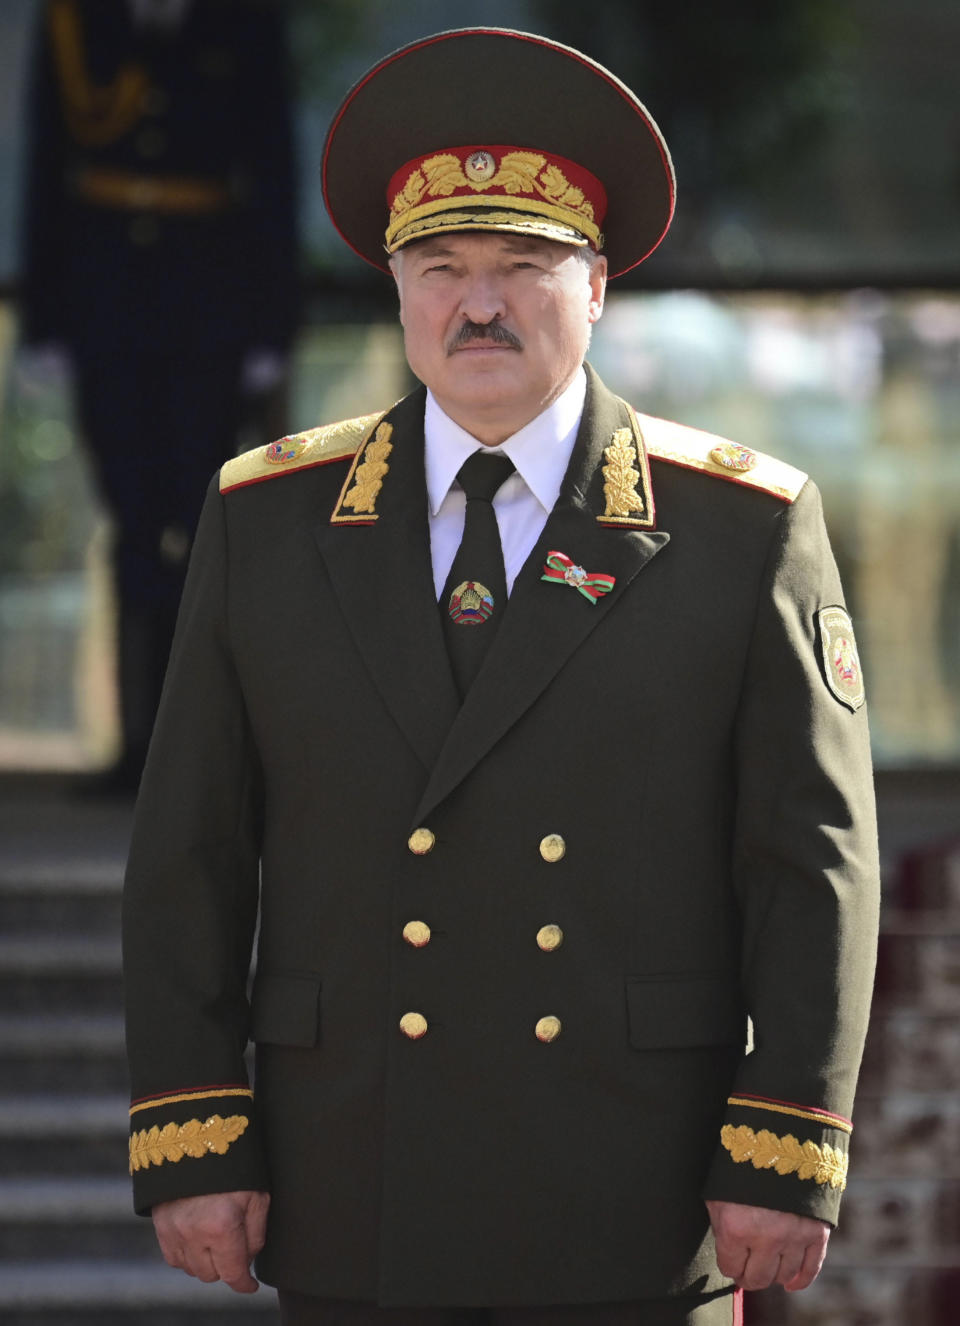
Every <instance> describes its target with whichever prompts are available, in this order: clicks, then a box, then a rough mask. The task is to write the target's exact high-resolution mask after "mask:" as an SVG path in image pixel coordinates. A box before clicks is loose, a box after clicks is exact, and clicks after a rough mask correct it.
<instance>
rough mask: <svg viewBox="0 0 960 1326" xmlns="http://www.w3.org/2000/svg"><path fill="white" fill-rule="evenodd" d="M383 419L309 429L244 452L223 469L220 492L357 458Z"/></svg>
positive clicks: (362, 417)
mask: <svg viewBox="0 0 960 1326" xmlns="http://www.w3.org/2000/svg"><path fill="white" fill-rule="evenodd" d="M382 418H383V415H382V414H362V415H360V416H359V418H357V419H342V420H341V421H340V423H338V424H324V425H323V426H322V427H320V428H308V429H307V430H306V432H305V433H293V434H291V436H290V437H282V438H280V440H279V441H278V442H271V443H269V445H268V446H265V447H254V448H253V450H252V451H245V452H244V453H243V455H242V456H235V457H234V458H233V460H228V461H227V463H226V464H225V465H224V466H223V467H222V468H221V470H220V491H221V493H229V492H231V491H232V490H233V489H234V488H245V487H246V486H247V484H251V483H262V482H263V481H264V480H265V479H274V478H276V477H277V476H278V475H280V474H291V473H292V472H293V471H295V470H303V469H309V468H310V467H311V466H312V465H326V464H327V463H328V462H329V461H332V460H342V459H343V458H344V457H346V456H355V455H356V454H357V452H358V451H359V449H360V446H361V443H362V442H363V440H364V438H365V437H366V436H367V434H368V433H369V432H370V430H371V429H372V428H373V426H374V425H375V424H376V423H378V422H379V420H380V419H382Z"/></svg>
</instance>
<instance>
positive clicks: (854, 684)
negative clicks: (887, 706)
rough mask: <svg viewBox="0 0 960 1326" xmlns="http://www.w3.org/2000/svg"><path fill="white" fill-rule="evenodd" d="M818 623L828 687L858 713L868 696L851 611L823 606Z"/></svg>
mask: <svg viewBox="0 0 960 1326" xmlns="http://www.w3.org/2000/svg"><path fill="white" fill-rule="evenodd" d="M817 622H818V624H819V627H820V645H821V649H822V651H823V675H824V678H825V680H826V683H827V686H828V687H829V688H830V690H831V691H832V692H833V694H834V695H835V696H836V698H837V699H838V700H839V701H840V703H841V704H845V705H847V706H848V708H850V709H852V710H853V711H854V712H856V711H857V710H858V709H859V708H860V706H861V705H862V704H863V702H864V700H865V699H866V693H865V691H864V686H863V669H862V668H861V666H860V655H859V654H858V653H857V642H856V640H855V639H854V635H853V622H851V620H850V616H849V613H847V612H846V611H845V609H843V608H839V607H831V608H821V609H820V611H819V612H818V613H817Z"/></svg>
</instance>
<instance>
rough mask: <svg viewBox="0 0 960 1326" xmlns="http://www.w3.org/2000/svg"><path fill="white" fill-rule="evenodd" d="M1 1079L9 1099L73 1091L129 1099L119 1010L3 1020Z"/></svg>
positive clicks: (0, 1024) (7, 1016) (0, 1023)
mask: <svg viewBox="0 0 960 1326" xmlns="http://www.w3.org/2000/svg"><path fill="white" fill-rule="evenodd" d="M73 1007H75V1005H73ZM0 1073H2V1082H3V1089H4V1091H5V1092H7V1093H12V1092H15V1091H16V1092H27V1093H44V1092H49V1091H54V1092H60V1093H63V1092H64V1091H65V1090H69V1091H75V1092H84V1091H89V1092H98V1093H107V1092H114V1093H118V1094H121V1095H123V1096H126V1095H127V1093H128V1090H129V1088H128V1083H127V1068H126V1061H125V1059H124V1050H123V1018H122V1016H121V1014H120V1012H119V1009H118V1008H111V1009H108V1010H107V1011H101V1012H90V1013H83V1014H78V1013H76V1012H63V1011H59V1012H56V1013H50V1012H45V1013H35V1014H26V1013H20V1014H5V1015H3V1016H0Z"/></svg>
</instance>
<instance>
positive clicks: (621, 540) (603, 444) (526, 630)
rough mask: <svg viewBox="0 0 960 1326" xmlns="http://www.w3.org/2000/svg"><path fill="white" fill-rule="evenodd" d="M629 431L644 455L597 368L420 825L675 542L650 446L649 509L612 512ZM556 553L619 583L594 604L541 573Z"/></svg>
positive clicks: (645, 496) (642, 486) (642, 470)
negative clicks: (660, 508)
mask: <svg viewBox="0 0 960 1326" xmlns="http://www.w3.org/2000/svg"><path fill="white" fill-rule="evenodd" d="M624 429H627V430H629V433H630V437H631V439H635V447H636V452H635V454H636V453H642V451H643V442H642V439H641V438H640V437H639V431H638V430H636V429H635V428H634V424H633V421H632V420H631V418H630V412H629V410H628V407H627V406H625V405H624V404H623V402H622V401H619V400H618V399H617V398H616V397H615V396H613V395H612V394H611V393H610V392H608V391H607V390H606V388H604V387H603V385H602V383H600V381H599V379H598V378H597V377H596V375H595V374H594V373H593V372H592V370H590V371H589V374H588V390H587V399H586V402H585V405H584V413H583V419H582V421H581V425H580V432H579V434H578V437H577V442H576V445H575V447H574V451H573V455H572V457H571V461H570V465H569V467H568V470H567V474H566V476H565V478H564V481H563V486H562V488H561V491H560V497H559V498H558V500H557V504H556V506H555V507H554V509H553V512H552V513H551V515H550V516H549V518H548V520H547V523H546V525H545V527H544V530H543V533H542V535H541V537H540V539H539V540H538V542H537V544H536V546H535V547H534V549H533V551H532V553H531V554H530V557H529V558H528V559H527V561H526V563H525V564H524V566H523V569H522V570H521V572H520V574H519V575H518V577H517V579H516V581H515V583H514V586H513V591H512V593H511V595H510V600H509V603H508V605H507V611H506V613H505V615H504V619H503V622H502V623H501V626H500V630H499V632H498V633H497V637H496V639H495V640H494V642H493V644H492V646H491V648H490V652H489V654H488V655H487V657H486V659H485V660H484V663H483V666H482V667H481V669H480V672H479V673H478V675H477V678H476V680H475V681H474V683H473V686H472V687H471V689H470V691H469V693H468V695H467V697H466V699H465V701H464V704H463V706H462V708H461V709H460V710H459V712H458V713H456V717H455V718H454V720H453V724H452V727H451V728H450V731H449V735H448V736H447V739H446V741H445V742H444V743H443V746H442V749H441V750H440V752H439V755H438V758H437V762H436V764H435V766H434V768H433V772H432V774H431V777H430V781H429V783H428V784H427V787H426V789H425V791H424V794H423V797H422V799H421V801H420V804H419V806H418V807H417V811H416V814H415V816H414V823H421V822H422V821H423V819H424V818H425V816H426V815H427V814H428V813H429V812H430V810H432V809H433V807H434V806H436V805H437V804H438V802H440V801H441V800H442V799H443V798H444V797H445V796H447V795H448V794H449V793H450V792H451V791H452V790H453V788H454V787H456V786H457V784H458V783H460V782H461V781H462V780H463V778H465V777H466V775H467V774H468V773H469V772H470V770H471V769H472V768H473V767H474V766H475V765H476V764H477V762H478V761H479V760H481V759H482V758H483V756H484V755H485V754H486V753H487V752H488V751H489V750H490V749H491V747H492V746H493V745H494V744H495V743H496V742H497V741H499V740H500V738H501V737H502V736H503V735H504V733H506V732H507V731H508V730H509V729H510V728H511V727H512V726H513V724H514V723H516V722H517V720H518V719H519V718H520V717H521V715H522V714H523V713H524V712H525V711H526V710H527V709H528V708H529V707H530V706H531V705H532V704H533V703H534V702H535V701H536V699H537V698H538V697H539V696H540V695H541V694H542V693H543V691H544V690H545V689H546V687H547V686H548V685H549V684H550V682H551V681H552V680H553V678H554V677H555V676H556V675H557V673H558V672H559V671H560V669H561V668H562V667H563V665H564V663H565V662H566V661H567V659H569V658H570V656H571V655H572V654H573V652H574V651H575V650H576V649H577V648H578V647H579V646H580V645H581V644H582V643H583V641H584V640H585V639H586V638H587V636H588V635H590V633H591V632H592V631H594V630H596V629H597V628H598V627H599V626H601V625H602V623H603V622H604V621H605V620H606V618H607V616H608V615H609V614H610V613H611V612H615V611H617V609H618V605H619V603H620V600H621V599H622V598H623V597H624V595H625V594H626V592H627V589H628V587H629V585H630V583H631V581H632V580H633V579H634V577H635V576H636V575H637V573H638V572H639V571H640V570H641V568H642V567H644V566H645V565H646V564H647V562H649V561H650V559H651V558H652V557H654V556H655V555H656V554H657V552H659V550H660V549H661V548H662V547H663V546H664V545H665V544H666V543H667V542H668V541H669V538H670V536H669V534H667V533H665V532H663V531H656V530H654V529H652V525H653V523H654V516H653V494H652V490H651V488H650V483H649V474H648V470H647V467H646V457H645V455H643V454H639V455H638V456H637V462H636V464H637V470H636V473H637V475H638V477H641V478H642V480H643V481H642V482H641V483H638V485H637V488H638V491H639V493H640V494H641V501H642V506H643V509H642V510H639V511H638V512H637V513H636V514H635V516H634V517H633V518H631V517H630V516H624V515H619V516H618V515H612V516H610V517H609V520H607V519H606V518H605V512H606V511H607V510H608V509H609V507H610V502H609V501H608V500H607V499H606V498H605V496H604V484H605V476H604V462H605V461H607V467H608V468H609V457H607V455H606V454H605V453H606V450H607V448H608V447H609V446H610V444H611V441H612V440H613V439H614V438H616V437H621V438H622V437H624V436H625V434H624V432H623V430H624ZM553 551H558V552H562V553H564V554H565V555H566V556H568V557H570V558H571V559H572V561H573V562H574V563H575V564H577V565H580V566H583V567H584V568H585V569H586V570H587V571H588V572H603V573H604V574H607V575H611V576H613V577H614V579H615V584H614V587H613V589H612V590H611V591H610V592H609V593H608V594H605V595H603V596H602V597H601V598H599V600H598V601H597V602H596V603H590V602H589V601H588V600H587V599H586V598H584V596H583V595H582V594H580V593H579V592H578V591H577V590H576V589H575V588H574V587H573V586H571V585H568V584H564V583H562V582H560V583H556V582H546V581H543V580H542V579H541V576H542V574H543V571H544V563H545V562H546V559H547V556H548V554H549V553H550V552H553Z"/></svg>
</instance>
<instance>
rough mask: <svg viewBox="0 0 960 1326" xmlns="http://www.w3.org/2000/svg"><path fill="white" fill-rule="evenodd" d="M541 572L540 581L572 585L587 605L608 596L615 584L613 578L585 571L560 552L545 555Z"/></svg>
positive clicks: (599, 572) (600, 573) (597, 572)
mask: <svg viewBox="0 0 960 1326" xmlns="http://www.w3.org/2000/svg"><path fill="white" fill-rule="evenodd" d="M543 570H544V574H543V575H542V576H541V577H540V579H541V580H549V581H551V582H552V583H553V584H555V585H572V586H573V588H574V589H575V590H577V591H578V593H580V594H582V595H583V597H584V598H585V599H586V600H587V602H588V603H593V604H596V602H597V599H598V598H600V597H601V595H603V594H609V593H610V591H611V589H613V587H614V585H615V584H616V583H617V582H616V578H615V577H614V576H608V575H604V573H603V572H602V571H585V570H584V569H583V567H582V566H577V564H576V563H575V562H574V561H573V560H572V558H570V557H568V556H567V554H566V553H562V552H551V553H547V560H546V562H545V563H544V567H543Z"/></svg>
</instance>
